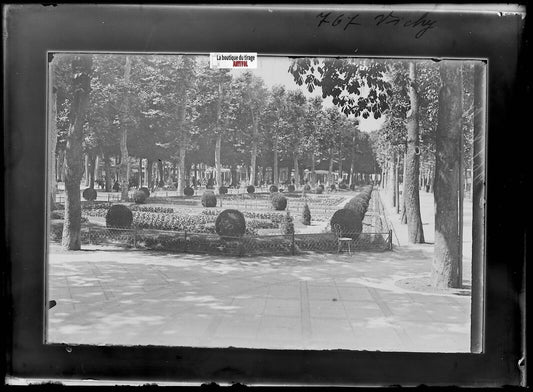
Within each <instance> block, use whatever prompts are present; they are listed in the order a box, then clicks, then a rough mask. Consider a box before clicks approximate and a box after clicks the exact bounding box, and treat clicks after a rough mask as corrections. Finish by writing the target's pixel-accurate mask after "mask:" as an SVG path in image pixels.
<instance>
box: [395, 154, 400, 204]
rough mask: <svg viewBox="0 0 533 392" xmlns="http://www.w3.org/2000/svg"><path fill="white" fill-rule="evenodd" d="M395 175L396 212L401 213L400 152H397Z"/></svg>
mask: <svg viewBox="0 0 533 392" xmlns="http://www.w3.org/2000/svg"><path fill="white" fill-rule="evenodd" d="M394 177H395V179H396V181H395V182H394V194H395V195H396V197H395V198H394V203H395V204H394V205H395V206H396V213H397V214H399V213H400V154H396V167H395V173H394Z"/></svg>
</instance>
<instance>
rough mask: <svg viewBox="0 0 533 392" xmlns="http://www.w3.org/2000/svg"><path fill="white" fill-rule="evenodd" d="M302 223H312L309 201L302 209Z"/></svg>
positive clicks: (307, 224)
mask: <svg viewBox="0 0 533 392" xmlns="http://www.w3.org/2000/svg"><path fill="white" fill-rule="evenodd" d="M302 223H303V224H304V225H306V226H309V225H310V224H311V210H310V209H309V206H308V205H307V203H305V204H304V208H303V211H302Z"/></svg>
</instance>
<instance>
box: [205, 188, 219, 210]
mask: <svg viewBox="0 0 533 392" xmlns="http://www.w3.org/2000/svg"><path fill="white" fill-rule="evenodd" d="M202 205H203V206H204V207H216V206H217V197H216V195H215V194H214V193H213V192H204V194H203V195H202Z"/></svg>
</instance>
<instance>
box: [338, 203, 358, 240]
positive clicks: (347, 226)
mask: <svg viewBox="0 0 533 392" xmlns="http://www.w3.org/2000/svg"><path fill="white" fill-rule="evenodd" d="M330 226H331V231H332V232H333V233H336V234H338V235H340V236H341V237H351V238H354V239H355V238H356V237H358V236H359V233H361V232H362V230H363V217H362V216H361V215H360V214H358V213H357V212H356V211H354V210H352V209H346V208H343V209H341V210H337V211H335V213H334V214H333V216H332V217H331V220H330ZM337 229H338V230H339V232H337Z"/></svg>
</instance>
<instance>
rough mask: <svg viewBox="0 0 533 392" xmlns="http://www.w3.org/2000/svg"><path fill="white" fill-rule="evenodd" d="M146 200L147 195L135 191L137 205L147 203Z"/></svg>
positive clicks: (134, 196) (134, 199)
mask: <svg viewBox="0 0 533 392" xmlns="http://www.w3.org/2000/svg"><path fill="white" fill-rule="evenodd" d="M146 199H147V197H146V193H144V192H143V191H141V190H140V189H139V190H137V191H135V193H133V201H134V202H135V203H136V204H143V203H144V202H145V201H146Z"/></svg>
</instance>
